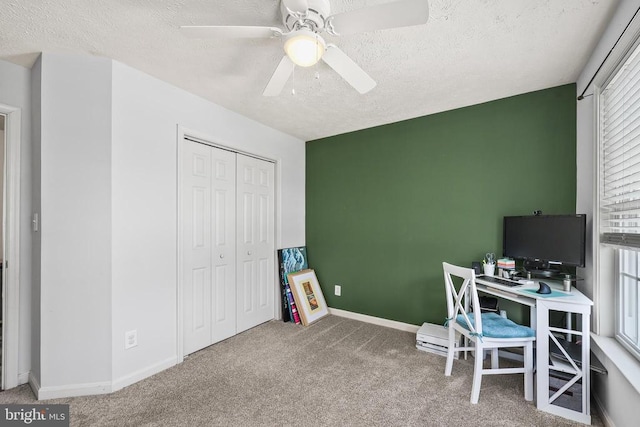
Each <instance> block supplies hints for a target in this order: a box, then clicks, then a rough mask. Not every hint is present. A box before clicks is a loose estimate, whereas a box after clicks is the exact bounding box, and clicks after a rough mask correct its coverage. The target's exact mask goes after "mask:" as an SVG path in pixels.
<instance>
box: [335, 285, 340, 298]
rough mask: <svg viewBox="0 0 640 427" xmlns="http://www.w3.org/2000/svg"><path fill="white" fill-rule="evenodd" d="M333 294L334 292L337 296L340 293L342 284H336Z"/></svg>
mask: <svg viewBox="0 0 640 427" xmlns="http://www.w3.org/2000/svg"><path fill="white" fill-rule="evenodd" d="M334 294H336V295H337V296H340V295H342V286H340V285H336V287H335V291H334Z"/></svg>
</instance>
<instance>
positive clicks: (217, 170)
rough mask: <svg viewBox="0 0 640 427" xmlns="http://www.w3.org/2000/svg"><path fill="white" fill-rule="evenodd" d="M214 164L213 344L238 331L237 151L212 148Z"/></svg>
mask: <svg viewBox="0 0 640 427" xmlns="http://www.w3.org/2000/svg"><path fill="white" fill-rule="evenodd" d="M209 149H210V150H211V151H212V153H213V155H212V167H213V184H212V185H213V194H214V196H213V200H214V204H213V208H212V214H213V219H212V221H213V224H214V230H213V232H214V233H213V236H212V240H213V242H214V243H213V254H212V261H211V263H212V265H213V269H214V271H215V275H214V277H213V289H214V291H213V297H214V300H213V301H212V305H213V307H214V313H213V317H212V321H213V334H212V343H216V342H218V341H222V340H224V339H226V338H229V337H231V336H233V335H235V334H236V245H235V241H236V232H235V230H236V154H235V153H232V152H230V151H226V150H221V149H218V148H213V147H210V148H209Z"/></svg>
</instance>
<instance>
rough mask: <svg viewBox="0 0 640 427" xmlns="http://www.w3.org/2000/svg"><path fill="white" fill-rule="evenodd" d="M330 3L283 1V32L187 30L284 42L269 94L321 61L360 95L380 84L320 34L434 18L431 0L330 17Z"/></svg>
mask: <svg viewBox="0 0 640 427" xmlns="http://www.w3.org/2000/svg"><path fill="white" fill-rule="evenodd" d="M330 9H331V6H330V4H329V0H282V1H281V6H280V10H281V13H282V22H283V25H284V30H283V29H280V28H277V27H258V26H217V25H213V26H210V25H201V26H182V27H180V29H181V30H182V32H183V33H184V34H185V35H186V36H189V37H195V38H267V39H268V38H280V39H282V40H284V51H285V55H284V56H283V58H282V60H280V63H279V64H278V66H277V68H276V70H275V72H274V73H273V75H272V76H271V79H270V80H269V83H267V87H266V88H265V89H264V92H263V93H262V94H263V95H264V96H276V95H278V94H279V93H280V92H281V91H282V89H283V87H284V85H285V84H286V83H287V81H288V80H289V77H290V76H291V74H292V73H293V69H294V67H295V66H296V65H298V66H301V67H309V66H312V65H314V64H316V63H317V62H318V61H319V60H320V59H322V60H323V61H324V62H325V63H326V64H327V65H329V66H330V67H331V68H333V70H334V71H336V72H337V73H338V74H339V75H340V76H342V78H343V79H345V80H346V81H347V83H349V84H350V85H351V86H353V87H354V88H355V89H356V90H357V91H358V92H360V93H361V94H364V93H367V92H369V91H370V90H371V89H373V88H374V87H375V86H376V82H375V81H374V80H373V79H372V78H371V77H370V76H369V75H368V74H367V73H366V72H365V71H364V70H363V69H362V68H360V67H359V66H358V65H357V64H356V63H355V62H354V61H353V60H352V59H351V58H349V57H348V56H347V55H346V54H345V53H344V52H343V51H342V50H340V49H339V48H338V47H337V46H336V45H334V44H332V43H326V42H325V41H324V39H323V38H322V36H321V34H322V33H326V34H329V35H333V36H340V35H344V34H354V33H359V32H365V31H375V30H384V29H388V28H395V27H408V26H412V25H420V24H425V23H426V22H427V19H428V18H429V5H428V3H427V0H398V1H394V2H391V3H383V4H378V5H374V6H369V7H365V8H362V9H356V10H352V11H348V12H343V13H338V14H335V15H331V14H330V13H331V10H330Z"/></svg>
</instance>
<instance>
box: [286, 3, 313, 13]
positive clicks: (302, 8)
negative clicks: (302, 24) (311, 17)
mask: <svg viewBox="0 0 640 427" xmlns="http://www.w3.org/2000/svg"><path fill="white" fill-rule="evenodd" d="M282 4H284V7H286V8H287V9H289V10H290V11H291V12H297V13H302V14H304V13H306V12H307V9H309V2H308V1H307V0H282Z"/></svg>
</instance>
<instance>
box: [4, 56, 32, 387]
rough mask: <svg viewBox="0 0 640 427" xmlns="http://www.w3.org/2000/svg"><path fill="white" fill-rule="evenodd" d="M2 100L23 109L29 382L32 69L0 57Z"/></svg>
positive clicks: (23, 349)
mask: <svg viewBox="0 0 640 427" xmlns="http://www.w3.org/2000/svg"><path fill="white" fill-rule="evenodd" d="M0 103H2V104H5V105H10V106H12V107H15V108H20V109H21V117H22V123H21V129H20V139H21V143H20V144H21V153H20V154H21V157H20V158H21V161H20V162H21V165H20V168H21V169H20V173H21V176H20V181H21V186H20V209H21V212H22V217H21V218H20V230H21V234H20V236H21V237H20V260H21V264H20V342H19V361H18V374H19V379H20V381H21V382H26V379H27V375H28V373H29V369H30V366H31V342H30V331H31V288H32V286H31V268H32V265H31V234H30V225H31V224H30V218H29V214H28V213H29V212H30V211H31V118H30V111H31V100H30V71H29V70H28V69H27V68H24V67H20V66H18V65H14V64H10V63H8V62H5V61H2V60H0Z"/></svg>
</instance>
